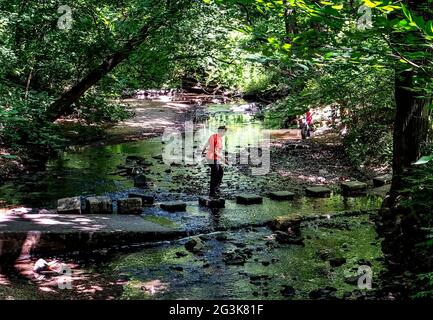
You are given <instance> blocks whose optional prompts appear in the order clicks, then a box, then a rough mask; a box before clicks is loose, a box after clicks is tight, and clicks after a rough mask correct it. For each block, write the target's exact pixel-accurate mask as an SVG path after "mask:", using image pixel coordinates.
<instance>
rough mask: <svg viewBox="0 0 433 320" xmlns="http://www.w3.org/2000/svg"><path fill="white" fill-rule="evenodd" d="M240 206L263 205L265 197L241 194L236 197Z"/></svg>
mask: <svg viewBox="0 0 433 320" xmlns="http://www.w3.org/2000/svg"><path fill="white" fill-rule="evenodd" d="M236 203H238V204H260V203H263V197H261V196H258V195H255V194H240V195H237V196H236Z"/></svg>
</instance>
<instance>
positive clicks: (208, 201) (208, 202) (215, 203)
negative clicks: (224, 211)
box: [198, 197, 226, 208]
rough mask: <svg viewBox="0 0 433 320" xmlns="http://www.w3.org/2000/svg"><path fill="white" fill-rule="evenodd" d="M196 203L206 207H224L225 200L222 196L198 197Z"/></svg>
mask: <svg viewBox="0 0 433 320" xmlns="http://www.w3.org/2000/svg"><path fill="white" fill-rule="evenodd" d="M198 204H199V205H200V206H202V207H208V208H224V207H225V205H226V200H225V199H223V198H209V197H200V198H199V199H198Z"/></svg>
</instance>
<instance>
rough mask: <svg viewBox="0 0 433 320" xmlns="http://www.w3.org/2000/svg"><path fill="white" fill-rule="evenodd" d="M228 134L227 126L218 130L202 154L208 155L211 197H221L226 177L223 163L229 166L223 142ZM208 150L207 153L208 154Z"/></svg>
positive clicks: (210, 138)
mask: <svg viewBox="0 0 433 320" xmlns="http://www.w3.org/2000/svg"><path fill="white" fill-rule="evenodd" d="M226 132H227V128H226V127H225V126H221V127H219V128H218V133H215V134H213V135H211V136H210V137H209V139H208V141H207V142H206V144H205V145H204V147H203V151H202V154H203V156H205V155H206V160H207V163H208V164H209V166H210V169H211V171H210V188H209V197H218V196H220V185H221V182H222V180H223V176H224V169H223V166H222V163H225V164H227V159H226V158H225V157H224V154H223V150H222V149H223V140H222V138H223V137H224V135H225V134H226ZM206 150H207V152H206Z"/></svg>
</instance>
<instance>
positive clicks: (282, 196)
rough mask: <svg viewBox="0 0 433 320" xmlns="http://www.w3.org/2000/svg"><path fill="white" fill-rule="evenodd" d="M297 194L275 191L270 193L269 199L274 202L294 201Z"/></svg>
mask: <svg viewBox="0 0 433 320" xmlns="http://www.w3.org/2000/svg"><path fill="white" fill-rule="evenodd" d="M294 196H295V194H294V193H293V192H289V191H275V192H270V193H269V198H271V199H272V200H293V197H294Z"/></svg>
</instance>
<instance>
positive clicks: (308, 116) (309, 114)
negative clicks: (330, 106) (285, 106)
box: [306, 111, 313, 124]
mask: <svg viewBox="0 0 433 320" xmlns="http://www.w3.org/2000/svg"><path fill="white" fill-rule="evenodd" d="M306 118H307V119H306V120H307V123H308V124H311V123H313V116H312V114H311V112H310V111H308V112H307V114H306Z"/></svg>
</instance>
